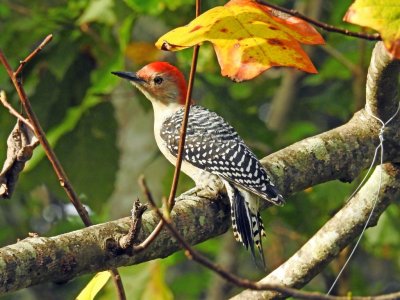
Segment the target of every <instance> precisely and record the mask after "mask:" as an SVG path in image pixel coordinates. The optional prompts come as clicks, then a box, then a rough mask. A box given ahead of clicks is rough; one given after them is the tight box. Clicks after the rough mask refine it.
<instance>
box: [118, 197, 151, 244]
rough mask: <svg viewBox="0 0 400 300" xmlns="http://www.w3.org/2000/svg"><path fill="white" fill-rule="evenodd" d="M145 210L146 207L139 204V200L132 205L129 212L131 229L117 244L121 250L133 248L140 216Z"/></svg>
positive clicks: (138, 228) (139, 224)
mask: <svg viewBox="0 0 400 300" xmlns="http://www.w3.org/2000/svg"><path fill="white" fill-rule="evenodd" d="M146 210H147V205H146V204H142V203H140V201H139V199H136V201H135V202H134V203H133V208H132V210H131V227H130V228H129V231H128V233H127V234H126V235H124V236H123V237H122V238H121V239H120V240H119V241H118V242H119V246H120V247H121V248H122V249H129V248H131V247H133V243H134V242H135V240H136V239H137V236H138V234H139V230H140V226H141V223H142V215H143V213H144V212H145V211H146Z"/></svg>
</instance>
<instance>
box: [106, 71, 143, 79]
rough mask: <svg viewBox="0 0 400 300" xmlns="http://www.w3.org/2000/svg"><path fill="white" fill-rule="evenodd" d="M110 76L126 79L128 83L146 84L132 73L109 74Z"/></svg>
mask: <svg viewBox="0 0 400 300" xmlns="http://www.w3.org/2000/svg"><path fill="white" fill-rule="evenodd" d="M111 74H114V75H116V76H118V77H121V78H124V79H128V80H130V81H136V82H146V80H144V79H142V78H140V77H139V76H138V75H137V74H136V73H132V72H119V71H118V72H111Z"/></svg>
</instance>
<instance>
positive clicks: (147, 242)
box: [134, 0, 201, 251]
mask: <svg viewBox="0 0 400 300" xmlns="http://www.w3.org/2000/svg"><path fill="white" fill-rule="evenodd" d="M200 7H201V0H196V17H198V16H199V15H200ZM199 48H200V46H199V45H196V46H194V49H193V56H192V65H191V69H190V75H189V83H188V89H187V93H186V100H185V110H184V115H183V120H182V126H181V133H180V137H179V146H178V155H177V158H176V165H175V171H174V177H173V180H172V185H171V190H170V193H169V197H168V208H167V209H168V211H171V210H172V208H173V207H174V204H175V195H176V189H177V186H178V181H179V174H180V171H181V166H182V157H183V149H184V146H185V138H186V128H187V123H188V119H189V111H190V103H191V99H192V90H193V83H194V76H195V73H196V66H197V57H198V55H199ZM139 184H140V186H141V187H142V190H143V191H144V193H145V194H146V197H147V198H148V200H149V201H151V200H152V197H151V193H150V191H149V189H148V187H147V185H146V182H145V180H144V178H140V179H139ZM150 198H151V199H150ZM163 226H164V224H163V221H162V220H160V222H159V223H158V224H157V226H156V227H155V228H154V230H153V231H152V232H151V233H150V234H149V235H148V236H147V238H146V239H145V240H144V241H143V242H142V243H140V244H139V245H136V246H134V251H142V250H144V249H146V248H147V247H148V246H149V245H150V244H151V242H152V241H153V240H154V239H155V238H156V237H157V236H158V234H159V233H160V232H161V230H162V228H163Z"/></svg>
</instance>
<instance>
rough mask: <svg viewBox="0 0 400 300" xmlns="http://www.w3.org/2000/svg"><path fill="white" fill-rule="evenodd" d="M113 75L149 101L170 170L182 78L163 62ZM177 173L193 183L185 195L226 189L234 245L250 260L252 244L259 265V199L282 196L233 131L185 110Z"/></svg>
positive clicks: (196, 110)
mask: <svg viewBox="0 0 400 300" xmlns="http://www.w3.org/2000/svg"><path fill="white" fill-rule="evenodd" d="M113 74H114V75H117V76H119V77H122V78H125V79H128V80H129V81H130V82H131V83H132V84H133V85H134V86H135V87H137V88H138V89H139V90H140V91H141V92H142V93H143V94H144V95H145V96H146V97H147V98H148V99H149V100H150V101H151V103H152V105H153V109H154V135H155V139H156V142H157V145H158V147H159V148H160V150H161V152H162V153H163V154H164V156H165V157H166V158H167V159H168V160H169V161H170V162H171V163H172V164H174V165H175V163H176V157H177V153H178V144H179V136H180V128H181V124H182V119H183V114H184V107H183V106H184V102H185V97H186V92H187V87H186V81H185V78H184V76H183V74H182V73H181V72H180V71H179V70H178V69H177V68H176V67H174V66H172V65H170V64H168V63H166V62H154V63H151V64H149V65H147V66H145V67H143V68H142V69H141V70H139V71H138V72H137V73H130V72H113ZM182 171H183V172H184V173H186V174H187V175H188V176H189V177H191V178H192V179H193V180H194V182H195V183H196V187H195V188H194V189H192V190H190V191H189V192H188V194H193V193H196V192H199V193H200V192H201V191H203V192H204V190H207V189H208V191H210V193H211V194H214V195H215V194H216V191H215V190H216V189H221V188H223V186H224V187H225V188H226V192H227V194H228V197H229V200H230V203H231V217H232V227H233V233H234V236H235V238H236V240H237V241H239V242H241V243H243V245H244V246H245V247H246V248H247V249H248V248H250V250H251V253H252V255H253V258H254V257H255V254H254V244H255V245H256V246H257V248H258V250H259V252H260V256H261V258H262V260H263V262H264V256H263V250H262V243H261V237H262V236H263V235H265V233H264V226H263V223H262V220H261V217H260V213H259V199H260V198H261V199H265V200H267V201H269V202H272V203H273V204H277V205H281V204H283V203H284V201H283V197H282V196H281V195H280V194H279V192H278V191H277V189H276V187H275V186H274V184H273V183H272V182H271V179H270V178H269V176H268V174H267V172H266V170H265V169H264V168H263V167H262V165H261V164H260V162H259V161H258V159H257V158H256V156H255V155H254V154H253V153H252V152H251V150H250V149H249V148H248V147H247V146H246V145H245V143H244V142H243V140H242V139H241V138H240V137H239V135H238V134H237V133H236V131H235V129H234V128H233V127H232V126H230V125H229V124H228V123H226V122H225V121H224V119H223V118H222V117H220V116H218V115H217V114H216V113H214V112H211V111H209V110H207V109H206V108H203V107H201V106H198V105H192V106H191V108H190V113H189V121H188V127H187V132H186V140H185V148H184V153H183V161H182ZM216 178H218V179H220V180H215V179H216ZM218 182H219V185H218ZM221 182H222V184H223V185H221ZM185 194H186V193H185Z"/></svg>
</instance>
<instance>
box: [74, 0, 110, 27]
mask: <svg viewBox="0 0 400 300" xmlns="http://www.w3.org/2000/svg"><path fill="white" fill-rule="evenodd" d="M113 7H114V1H113V0H91V1H90V3H89V5H88V6H87V8H86V9H85V11H84V12H83V14H82V15H81V16H80V18H79V19H78V20H77V24H78V25H82V24H84V23H90V22H99V23H104V24H107V25H113V24H114V23H115V22H116V20H117V19H116V16H115V14H114V10H113Z"/></svg>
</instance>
